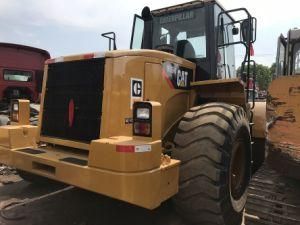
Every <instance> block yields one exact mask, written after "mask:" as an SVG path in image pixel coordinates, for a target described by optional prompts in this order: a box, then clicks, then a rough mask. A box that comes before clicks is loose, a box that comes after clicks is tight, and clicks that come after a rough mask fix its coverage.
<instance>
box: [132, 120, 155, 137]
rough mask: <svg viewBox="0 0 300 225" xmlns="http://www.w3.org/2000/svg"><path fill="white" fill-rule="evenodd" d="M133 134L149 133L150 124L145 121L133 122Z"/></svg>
mask: <svg viewBox="0 0 300 225" xmlns="http://www.w3.org/2000/svg"><path fill="white" fill-rule="evenodd" d="M133 126H134V134H136V135H146V136H148V135H150V133H151V126H150V123H147V122H134V125H133Z"/></svg>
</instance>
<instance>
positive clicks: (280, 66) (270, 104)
mask: <svg viewBox="0 0 300 225" xmlns="http://www.w3.org/2000/svg"><path fill="white" fill-rule="evenodd" d="M299 75H300V29H292V30H290V31H289V32H288V36H287V38H285V37H284V36H283V35H281V36H280V37H279V39H278V47H277V58H276V74H275V79H274V80H273V81H272V83H271V85H270V87H269V93H268V101H267V120H268V134H267V143H268V145H267V146H268V162H269V163H270V165H271V166H272V167H273V168H274V169H276V170H278V171H280V172H281V173H283V174H284V175H287V176H289V177H292V178H296V179H300V139H299V132H300V123H299V120H300V105H299V102H300V76H299Z"/></svg>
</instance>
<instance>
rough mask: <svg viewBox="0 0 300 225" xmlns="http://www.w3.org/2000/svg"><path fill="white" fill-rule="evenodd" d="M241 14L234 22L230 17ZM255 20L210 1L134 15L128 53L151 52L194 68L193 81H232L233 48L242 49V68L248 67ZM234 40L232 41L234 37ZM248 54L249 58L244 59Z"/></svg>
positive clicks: (247, 14) (233, 66) (148, 10)
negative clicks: (171, 56)
mask: <svg viewBox="0 0 300 225" xmlns="http://www.w3.org/2000/svg"><path fill="white" fill-rule="evenodd" d="M237 11H244V13H245V14H246V17H247V18H246V19H242V20H238V21H235V20H234V19H233V18H232V16H231V13H234V12H237ZM254 30H256V20H255V18H253V17H251V15H250V14H249V13H248V11H247V10H246V9H237V10H230V11H225V10H224V8H223V7H222V6H221V5H220V4H219V3H218V2H217V1H214V0H201V1H200V0H198V1H193V2H189V3H185V4H181V5H177V6H172V7H167V8H163V9H158V10H154V11H150V9H149V8H148V7H145V8H144V9H143V11H142V15H141V16H138V15H135V18H134V23H133V30H132V37H131V46H130V47H131V49H155V50H161V51H165V52H168V53H171V54H175V55H177V56H179V57H182V58H185V59H187V60H190V61H192V62H194V63H195V64H196V65H197V69H196V78H195V81H200V80H212V79H229V78H236V76H237V71H236V66H235V46H234V45H235V44H242V45H244V46H245V47H246V53H245V59H244V62H243V64H244V65H246V66H247V64H250V62H249V60H250V50H249V49H250V45H251V44H252V43H253V42H254V41H255V36H256V34H255V35H254ZM235 35H236V36H238V38H237V39H238V41H235V39H234V36H235ZM248 54H249V57H248Z"/></svg>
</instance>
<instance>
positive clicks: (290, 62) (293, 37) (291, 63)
mask: <svg viewBox="0 0 300 225" xmlns="http://www.w3.org/2000/svg"><path fill="white" fill-rule="evenodd" d="M286 75H300V29H297V28H295V29H292V30H290V31H289V32H288V36H287V38H285V37H284V36H283V35H282V34H281V35H280V37H279V38H278V46H277V57H276V74H275V76H286Z"/></svg>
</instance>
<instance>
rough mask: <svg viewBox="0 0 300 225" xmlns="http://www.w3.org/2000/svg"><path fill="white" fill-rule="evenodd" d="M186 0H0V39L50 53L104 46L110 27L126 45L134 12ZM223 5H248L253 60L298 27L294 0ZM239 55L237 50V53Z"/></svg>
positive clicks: (270, 57) (267, 57) (264, 57)
mask: <svg viewBox="0 0 300 225" xmlns="http://www.w3.org/2000/svg"><path fill="white" fill-rule="evenodd" d="M187 1H188V0H105V1H104V0H40V1H38V0H0V42H9V43H18V44H24V45H29V46H34V47H38V48H42V49H46V50H47V51H49V52H50V54H51V57H58V56H63V55H70V54H79V53H88V52H97V51H104V50H107V48H108V41H107V40H106V39H104V38H102V37H101V33H104V32H108V31H114V32H116V35H117V48H118V49H128V48H129V44H130V37H131V30H132V22H133V16H134V14H139V15H140V13H141V11H142V9H143V7H144V6H149V7H150V9H157V8H162V7H166V6H170V5H174V4H178V3H183V2H187ZM219 2H220V3H221V4H222V5H223V6H224V7H225V8H226V9H233V8H240V7H245V8H247V9H248V10H249V11H250V13H251V14H252V16H255V17H257V20H258V30H257V42H256V43H255V44H254V49H255V57H254V59H255V60H256V62H257V63H260V64H264V65H268V66H270V65H271V64H272V63H273V62H274V61H275V55H276V45H277V38H278V36H279V35H280V34H281V33H283V34H284V35H286V33H287V31H288V30H289V29H290V28H294V27H299V28H300V13H299V8H300V1H299V0H285V1H276V0H250V1H249V0H220V1H219ZM240 56H241V54H239V53H238V52H237V57H240Z"/></svg>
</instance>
